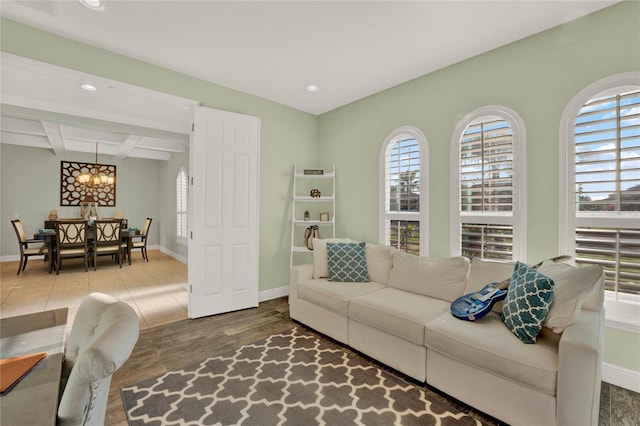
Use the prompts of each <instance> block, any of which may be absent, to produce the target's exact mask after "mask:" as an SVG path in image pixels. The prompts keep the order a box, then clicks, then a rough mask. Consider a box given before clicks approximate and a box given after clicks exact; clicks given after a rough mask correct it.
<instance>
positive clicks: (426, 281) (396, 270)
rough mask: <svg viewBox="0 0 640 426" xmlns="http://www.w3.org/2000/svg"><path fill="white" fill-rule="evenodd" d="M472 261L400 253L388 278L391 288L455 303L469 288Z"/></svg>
mask: <svg viewBox="0 0 640 426" xmlns="http://www.w3.org/2000/svg"><path fill="white" fill-rule="evenodd" d="M468 273H469V259H467V258H466V257H462V256H459V257H445V258H431V257H422V256H416V255H413V254H409V253H404V252H397V253H395V254H394V255H393V268H391V273H390V274H389V287H395V288H399V289H401V290H406V291H410V292H413V293H418V294H422V295H424V296H429V297H435V298H437V299H441V300H446V301H448V302H453V301H454V300H455V299H457V298H458V297H460V296H462V294H463V292H464V288H465V285H466V284H467V274H468Z"/></svg>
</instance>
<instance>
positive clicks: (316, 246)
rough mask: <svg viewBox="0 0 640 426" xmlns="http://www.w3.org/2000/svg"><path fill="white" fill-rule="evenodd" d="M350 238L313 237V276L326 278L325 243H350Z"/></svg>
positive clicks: (326, 257) (327, 274)
mask: <svg viewBox="0 0 640 426" xmlns="http://www.w3.org/2000/svg"><path fill="white" fill-rule="evenodd" d="M350 242H351V239H350V238H314V239H313V278H327V277H328V276H329V264H328V256H327V243H350Z"/></svg>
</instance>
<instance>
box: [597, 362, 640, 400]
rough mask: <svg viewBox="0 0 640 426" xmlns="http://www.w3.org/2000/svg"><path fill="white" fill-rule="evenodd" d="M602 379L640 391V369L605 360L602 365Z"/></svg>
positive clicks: (633, 390)
mask: <svg viewBox="0 0 640 426" xmlns="http://www.w3.org/2000/svg"><path fill="white" fill-rule="evenodd" d="M602 381H603V382H607V383H610V384H612V385H615V386H620V387H621V388H625V389H629V390H630V391H632V392H637V393H640V371H635V370H629V369H628V368H624V367H620V366H617V365H615V364H609V363H607V362H605V363H604V364H603V365H602Z"/></svg>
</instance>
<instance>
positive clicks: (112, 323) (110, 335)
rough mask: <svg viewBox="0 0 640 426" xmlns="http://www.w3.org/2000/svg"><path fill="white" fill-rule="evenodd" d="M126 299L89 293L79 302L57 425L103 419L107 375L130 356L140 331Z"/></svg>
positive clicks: (100, 422) (101, 421)
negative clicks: (124, 300)
mask: <svg viewBox="0 0 640 426" xmlns="http://www.w3.org/2000/svg"><path fill="white" fill-rule="evenodd" d="M139 328H140V326H139V320H138V315H137V314H136V312H135V311H134V310H133V308H131V306H129V305H128V304H126V303H125V302H123V301H121V300H119V299H116V298H115V297H113V296H110V295H107V294H102V293H91V294H90V295H89V296H87V297H86V298H85V299H84V300H83V301H82V303H80V306H79V308H78V312H77V313H76V317H75V319H74V321H73V325H72V327H71V333H70V334H69V340H68V344H67V348H66V350H65V354H64V362H63V365H62V380H61V382H62V383H61V387H60V390H61V394H62V397H61V398H60V403H59V405H58V422H57V424H58V425H63V426H70V425H74V426H75V425H100V426H102V425H104V424H105V415H106V410H107V400H108V397H109V386H110V385H111V377H112V376H113V373H114V372H115V371H117V370H118V369H119V368H120V367H121V366H122V364H124V363H125V361H126V360H127V359H128V358H129V356H130V355H131V352H132V351H133V348H134V346H135V345H136V342H137V341H138V335H139Z"/></svg>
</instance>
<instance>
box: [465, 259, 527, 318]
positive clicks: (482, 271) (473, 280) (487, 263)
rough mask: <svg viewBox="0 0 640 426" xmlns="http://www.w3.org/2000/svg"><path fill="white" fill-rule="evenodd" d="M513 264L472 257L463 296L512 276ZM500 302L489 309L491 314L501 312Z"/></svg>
mask: <svg viewBox="0 0 640 426" xmlns="http://www.w3.org/2000/svg"><path fill="white" fill-rule="evenodd" d="M514 266H515V262H512V261H503V260H488V259H481V258H479V257H474V258H473V259H472V260H471V271H470V272H469V280H468V282H467V288H466V289H465V291H464V294H469V293H475V292H478V291H480V290H482V289H483V288H484V286H486V285H487V284H491V283H499V282H502V281H504V280H505V279H507V278H511V276H512V275H513V267H514ZM502 303H503V302H502V301H499V302H498V303H496V304H495V305H493V308H492V309H491V310H492V311H493V312H497V313H500V312H502Z"/></svg>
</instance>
